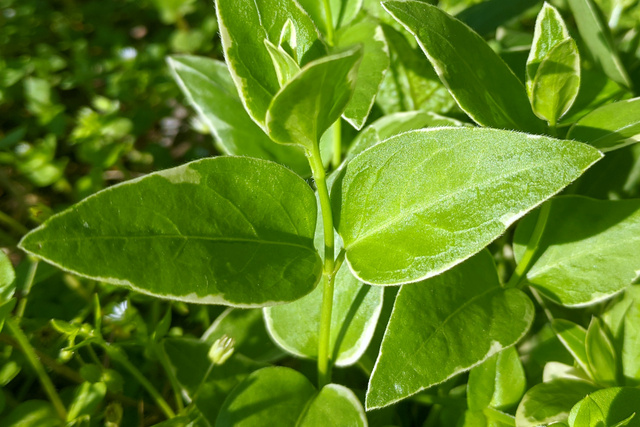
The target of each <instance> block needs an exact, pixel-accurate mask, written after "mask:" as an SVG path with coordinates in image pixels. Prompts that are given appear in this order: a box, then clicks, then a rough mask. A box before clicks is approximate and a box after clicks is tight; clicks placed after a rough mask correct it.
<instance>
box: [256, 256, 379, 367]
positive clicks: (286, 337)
mask: <svg viewBox="0 0 640 427" xmlns="http://www.w3.org/2000/svg"><path fill="white" fill-rule="evenodd" d="M322 294H323V290H322V287H321V286H318V287H316V289H314V291H313V292H311V293H310V294H309V295H307V296H305V297H303V298H301V299H299V300H297V301H294V302H292V303H289V304H285V305H281V306H278V307H268V308H265V309H264V319H265V323H266V325H267V329H268V330H269V333H270V335H271V338H273V340H274V341H275V342H276V343H278V345H279V346H280V347H282V348H283V349H285V350H286V351H288V352H289V353H291V354H294V355H296V356H300V357H308V358H316V357H317V355H318V338H319V337H318V334H319V331H320V308H321V306H322ZM382 294H383V288H379V287H372V286H368V285H363V284H362V283H360V282H358V280H357V279H356V278H355V277H353V275H352V274H351V272H350V271H349V268H348V267H347V266H346V265H345V264H343V265H342V268H340V270H339V271H338V274H337V275H336V279H335V294H334V296H333V309H332V312H331V338H330V347H329V350H330V354H331V355H332V357H331V360H332V361H333V362H334V363H335V364H336V365H338V366H348V365H352V364H354V363H355V362H357V361H358V359H359V358H360V356H361V355H362V353H364V351H365V350H366V348H367V346H368V345H369V342H370V341H371V338H372V336H373V333H374V331H375V328H376V324H377V322H378V317H379V316H380V310H381V309H382Z"/></svg>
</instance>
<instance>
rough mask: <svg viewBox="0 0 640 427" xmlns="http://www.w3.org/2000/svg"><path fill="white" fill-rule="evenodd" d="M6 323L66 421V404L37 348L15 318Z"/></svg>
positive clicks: (56, 408)
mask: <svg viewBox="0 0 640 427" xmlns="http://www.w3.org/2000/svg"><path fill="white" fill-rule="evenodd" d="M5 324H6V325H7V327H8V328H9V331H10V332H11V334H12V335H13V336H14V337H15V339H16V341H18V344H19V345H20V348H21V349H22V352H23V353H24V355H25V357H26V358H27V360H28V361H29V363H30V364H31V367H33V370H34V371H35V372H36V375H37V376H38V379H39V380H40V384H42V387H43V388H44V391H45V393H46V394H47V396H48V397H49V400H50V401H51V403H52V404H53V407H54V408H55V410H56V412H57V413H58V416H59V417H60V419H61V420H63V421H66V420H67V410H66V409H65V407H64V404H63V403H62V400H61V399H60V396H59V395H58V392H57V391H56V388H55V386H54V385H53V382H52V381H51V378H49V375H47V371H45V369H44V366H43V365H42V363H41V362H40V360H39V359H38V356H37V355H36V352H35V349H34V348H33V347H32V346H31V343H30V342H29V339H28V338H27V336H26V335H25V334H24V332H22V329H20V326H18V324H17V323H16V322H15V320H14V319H11V318H9V319H7V320H6V321H5Z"/></svg>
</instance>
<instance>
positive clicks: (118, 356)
mask: <svg viewBox="0 0 640 427" xmlns="http://www.w3.org/2000/svg"><path fill="white" fill-rule="evenodd" d="M101 345H102V348H104V351H106V352H107V354H108V355H109V357H111V358H112V359H113V360H115V361H117V362H118V363H120V364H121V365H122V367H123V368H125V369H126V370H127V371H129V373H130V374H131V375H132V376H133V377H134V378H135V379H136V380H137V381H138V382H139V383H140V385H142V387H144V388H145V390H147V392H148V393H149V394H150V395H151V397H152V398H153V400H154V401H155V402H156V405H158V406H159V407H160V409H161V410H162V412H163V413H164V415H165V416H166V417H167V418H174V417H175V416H176V414H175V412H173V409H171V406H169V404H168V403H167V401H166V400H164V398H163V397H162V395H161V394H160V392H158V390H156V388H155V387H154V386H153V384H151V383H150V382H149V380H147V379H146V378H145V376H144V375H142V372H140V371H139V370H138V368H136V366H135V365H134V364H133V363H131V362H129V359H127V357H126V356H125V355H124V354H123V353H121V350H120V349H118V348H116V347H112V346H110V345H108V344H107V343H101Z"/></svg>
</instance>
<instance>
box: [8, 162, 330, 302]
mask: <svg viewBox="0 0 640 427" xmlns="http://www.w3.org/2000/svg"><path fill="white" fill-rule="evenodd" d="M315 226H316V201H315V196H314V194H313V191H312V190H311V189H310V188H309V186H308V185H307V184H306V183H305V182H304V181H303V180H302V179H301V178H300V177H298V176H297V175H295V174H294V173H293V172H291V171H290V170H288V169H287V168H285V167H283V166H280V165H278V164H276V163H272V162H268V161H266V160H258V159H250V158H247V157H217V158H213V159H204V160H199V161H195V162H192V163H189V164H186V165H183V166H180V167H177V168H173V169H168V170H165V171H162V172H157V173H153V174H150V175H147V176H145V177H142V178H139V179H136V180H132V181H129V182H125V183H123V184H120V185H117V186H114V187H111V188H108V189H106V190H104V191H101V192H99V193H97V194H95V195H93V196H91V197H88V198H87V199H85V200H83V201H82V202H80V203H78V204H77V205H75V206H73V207H71V208H70V209H68V210H66V211H64V212H62V213H60V214H58V215H55V216H53V217H51V218H50V219H49V220H48V221H46V222H45V223H44V224H43V225H42V226H40V227H39V228H37V229H36V230H34V231H32V232H31V233H29V234H28V235H27V236H25V237H24V239H23V240H22V242H21V243H20V247H21V248H22V249H24V250H25V251H27V252H29V253H32V254H34V255H35V256H37V257H39V258H42V259H44V260H46V261H47V262H50V263H52V264H55V265H58V266H59V267H61V268H63V269H65V270H69V271H72V272H74V273H76V274H79V275H82V276H86V277H90V278H93V279H95V280H100V281H104V282H108V283H113V284H118V285H124V286H127V287H129V288H132V289H135V290H137V291H140V292H143V293H148V294H151V295H156V296H159V297H164V298H171V299H178V300H182V301H189V302H198V303H215V304H227V305H236V306H267V305H273V304H277V303H282V302H286V301H293V300H296V299H298V298H300V297H302V296H304V295H306V294H307V293H309V292H311V291H312V290H313V288H314V287H315V285H316V283H317V282H318V280H319V278H320V275H321V270H322V265H321V260H320V257H319V256H318V254H317V252H316V250H315V249H314V246H313V236H314V231H315Z"/></svg>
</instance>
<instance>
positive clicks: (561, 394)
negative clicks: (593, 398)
mask: <svg viewBox="0 0 640 427" xmlns="http://www.w3.org/2000/svg"><path fill="white" fill-rule="evenodd" d="M597 389H598V387H596V386H595V385H593V384H591V383H589V382H586V381H577V380H568V379H556V380H553V381H549V382H546V383H541V384H538V385H536V386H534V387H532V388H530V389H529V390H528V391H527V392H526V393H525V395H524V397H523V398H522V401H521V402H520V405H519V406H518V410H517V412H516V425H517V426H518V427H538V426H546V425H549V424H551V423H554V422H563V421H566V420H567V417H568V416H569V411H571V408H572V407H573V405H575V404H576V403H577V402H579V401H580V400H581V399H583V398H584V397H585V396H586V395H587V394H589V393H592V392H594V391H596V390H597Z"/></svg>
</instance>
